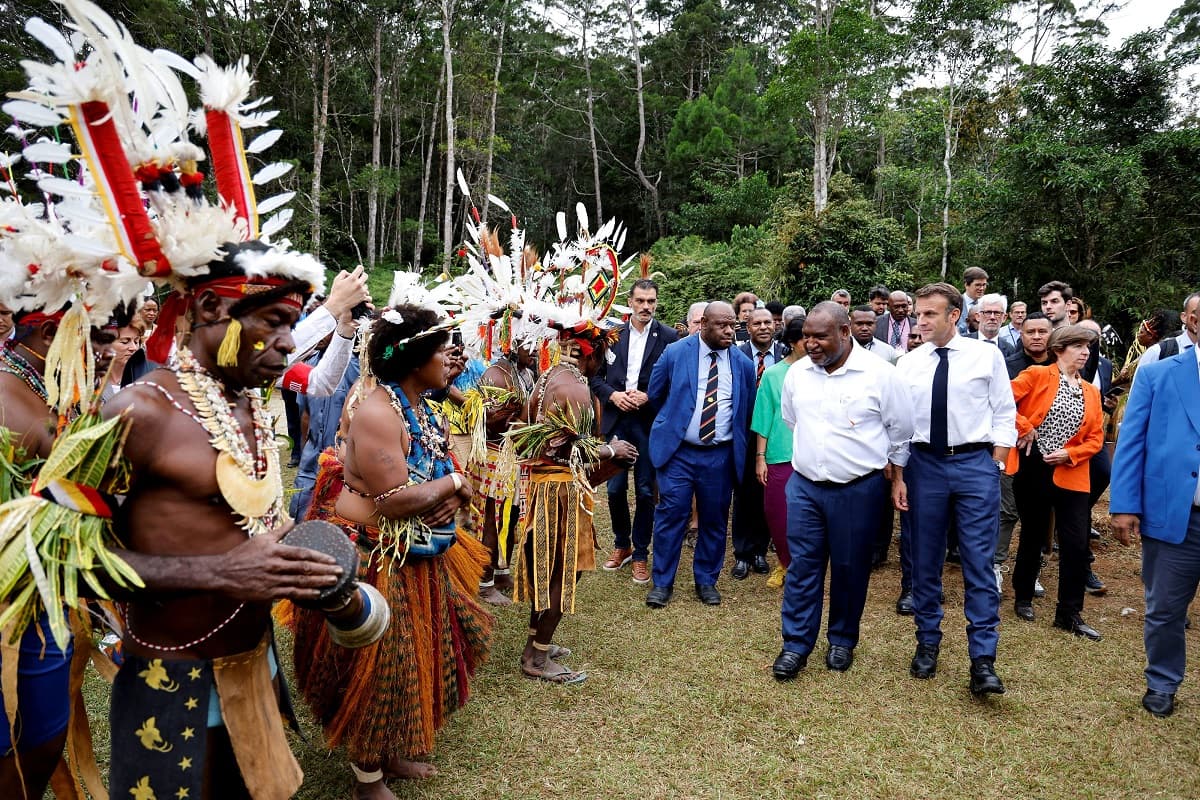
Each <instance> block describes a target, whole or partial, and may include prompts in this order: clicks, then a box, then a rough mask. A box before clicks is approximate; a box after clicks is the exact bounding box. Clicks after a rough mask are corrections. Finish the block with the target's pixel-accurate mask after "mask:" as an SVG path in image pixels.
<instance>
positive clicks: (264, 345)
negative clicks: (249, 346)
mask: <svg viewBox="0 0 1200 800" xmlns="http://www.w3.org/2000/svg"><path fill="white" fill-rule="evenodd" d="M266 348H267V343H266V342H264V341H263V340H262V339H259V340H258V341H257V342H255V343H254V349H255V350H265V349H266Z"/></svg>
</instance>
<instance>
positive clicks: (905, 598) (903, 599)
mask: <svg viewBox="0 0 1200 800" xmlns="http://www.w3.org/2000/svg"><path fill="white" fill-rule="evenodd" d="M896 613H897V614H899V615H900V616H902V617H911V616H912V615H913V614H915V613H917V612H916V609H914V608H913V601H912V592H908V593H906V594H902V595H900V599H899V600H897V601H896Z"/></svg>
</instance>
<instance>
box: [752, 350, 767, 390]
mask: <svg viewBox="0 0 1200 800" xmlns="http://www.w3.org/2000/svg"><path fill="white" fill-rule="evenodd" d="M766 357H767V354H766V353H759V354H758V371H757V372H755V373H754V385H755V386H758V385H759V384H760V383H762V374H763V370H764V369H766V367H767V365H766V363H765V362H764V361H763V359H764V358H766Z"/></svg>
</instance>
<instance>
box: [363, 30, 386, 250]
mask: <svg viewBox="0 0 1200 800" xmlns="http://www.w3.org/2000/svg"><path fill="white" fill-rule="evenodd" d="M374 66H375V102H374V106H373V107H372V110H371V178H370V184H369V185H368V188H367V265H368V266H371V267H374V266H375V257H376V254H377V253H378V246H377V242H376V239H377V234H378V229H379V167H380V164H379V159H380V152H379V151H380V134H381V130H380V129H381V128H382V123H383V19H382V17H381V18H380V19H379V20H377V21H376V23H375V57H374Z"/></svg>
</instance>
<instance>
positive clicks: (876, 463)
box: [780, 342, 913, 483]
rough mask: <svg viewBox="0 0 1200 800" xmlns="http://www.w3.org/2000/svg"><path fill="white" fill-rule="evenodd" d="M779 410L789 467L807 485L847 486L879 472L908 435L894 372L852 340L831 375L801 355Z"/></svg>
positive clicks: (902, 391) (908, 414) (907, 408)
mask: <svg viewBox="0 0 1200 800" xmlns="http://www.w3.org/2000/svg"><path fill="white" fill-rule="evenodd" d="M780 411H781V413H782V415H783V421H784V422H785V423H787V425H788V427H789V428H791V429H792V469H794V470H796V472H799V473H800V474H801V475H803V476H804V477H806V478H808V479H809V480H812V481H833V482H834V483H848V482H850V481H852V480H854V479H855V478H861V477H862V476H863V475H866V474H868V473H870V472H873V471H875V470H878V469H883V467H884V466H886V465H887V463H888V461H889V460H892V455H893V454H894V453H896V452H898V451H899V450H901V449H902V448H907V446H908V440H909V439H910V438H911V437H912V433H913V410H912V404H911V401H910V400H909V398H908V392H907V390H906V387H905V385H904V384H903V383H902V382H901V380H900V377H899V375H898V374H897V372H896V368H895V367H893V366H892V365H891V364H888V363H887V362H885V361H884V360H882V359H880V358H878V357H877V356H873V355H871V354H870V353H869V352H867V351H866V349H864V348H863V347H862V346H861V345H859V344H858V343H857V342H854V344H853V348H852V349H851V351H850V355H849V356H848V357H847V358H846V362H845V363H844V364H842V366H840V367H839V368H838V369H836V370H834V371H833V372H826V371H825V368H824V367H819V366H816V365H814V364H813V363H812V359H810V358H808V357H807V356H805V357H804V358H802V359H800V360H799V361H797V362H796V363H795V364H794V365H792V367H791V368H790V369H789V370H788V371H787V375H786V376H785V377H784V379H783V392H782V396H781V398H780Z"/></svg>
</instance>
